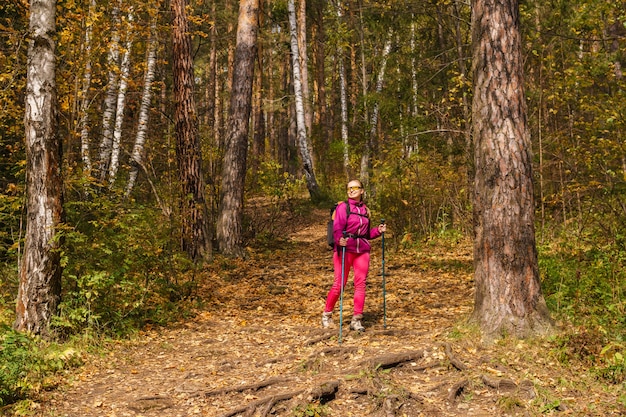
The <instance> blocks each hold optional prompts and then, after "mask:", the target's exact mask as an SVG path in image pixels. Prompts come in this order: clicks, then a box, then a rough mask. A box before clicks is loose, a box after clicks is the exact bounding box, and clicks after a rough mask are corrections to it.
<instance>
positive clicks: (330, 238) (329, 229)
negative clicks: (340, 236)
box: [326, 201, 350, 248]
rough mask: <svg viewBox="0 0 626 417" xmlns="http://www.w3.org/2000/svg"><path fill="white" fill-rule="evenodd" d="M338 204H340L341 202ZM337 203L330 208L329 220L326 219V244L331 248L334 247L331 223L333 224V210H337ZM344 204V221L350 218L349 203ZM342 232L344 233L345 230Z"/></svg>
mask: <svg viewBox="0 0 626 417" xmlns="http://www.w3.org/2000/svg"><path fill="white" fill-rule="evenodd" d="M339 203H341V201H340V202H339ZM339 203H335V205H334V206H332V207H331V208H330V218H329V219H328V222H327V223H326V242H327V243H328V246H330V247H331V248H334V247H335V237H334V236H333V223H334V222H335V210H337V206H338V205H339ZM344 203H346V219H347V218H348V217H349V216H350V203H348V202H347V201H344ZM346 224H347V222H346ZM343 230H344V232H345V231H346V229H345V228H344V229H343Z"/></svg>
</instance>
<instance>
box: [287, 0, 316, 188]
mask: <svg viewBox="0 0 626 417" xmlns="http://www.w3.org/2000/svg"><path fill="white" fill-rule="evenodd" d="M287 10H288V12H289V28H290V33H291V62H292V71H293V89H294V95H295V105H296V131H297V144H298V151H299V152H300V158H301V159H302V168H303V170H304V176H305V179H306V185H307V188H308V190H309V194H310V196H311V198H312V199H313V200H315V199H317V198H318V197H319V196H320V190H319V186H318V185H317V179H316V178H315V167H314V166H313V158H312V157H311V146H310V144H309V140H308V136H307V132H306V122H305V116H304V98H303V96H302V78H301V71H300V52H299V48H298V29H297V24H296V9H295V5H294V0H288V2H287Z"/></svg>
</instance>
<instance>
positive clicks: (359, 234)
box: [322, 180, 387, 332]
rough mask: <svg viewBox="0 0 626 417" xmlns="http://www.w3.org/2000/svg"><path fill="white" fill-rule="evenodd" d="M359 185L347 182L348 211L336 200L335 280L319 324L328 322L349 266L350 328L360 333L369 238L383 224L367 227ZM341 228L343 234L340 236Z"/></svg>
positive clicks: (330, 322)
mask: <svg viewBox="0 0 626 417" xmlns="http://www.w3.org/2000/svg"><path fill="white" fill-rule="evenodd" d="M363 194H364V190H363V184H362V183H361V181H359V180H352V181H350V182H349V183H348V201H347V203H348V204H349V205H350V212H349V214H348V212H347V210H346V207H345V204H346V202H342V203H339V205H338V206H337V208H336V209H335V220H334V224H333V235H334V241H335V242H338V243H337V244H336V245H335V248H334V252H333V264H334V267H335V281H334V283H333V286H332V287H331V289H330V291H329V292H328V296H327V297H326V306H325V308H324V312H323V313H322V326H323V327H325V328H327V327H330V326H331V325H332V314H333V309H334V308H335V304H336V303H337V300H338V299H339V297H340V295H341V286H342V285H343V286H344V287H345V285H346V283H347V282H348V274H349V272H350V268H352V269H353V272H354V310H353V315H352V321H351V322H350V329H352V330H356V331H359V332H362V331H363V330H365V327H363V324H361V320H362V319H363V306H364V305H365V284H366V280H367V273H368V271H369V266H370V249H371V247H370V243H369V240H370V239H375V238H377V237H379V236H380V235H381V234H382V233H383V232H384V231H385V230H386V228H387V226H386V225H385V224H380V225H379V226H378V227H375V228H370V211H369V209H368V208H367V206H366V205H365V203H363ZM344 231H345V232H346V233H345V237H344ZM344 248H345V258H344V268H343V271H344V274H343V275H344V277H343V278H344V280H343V283H342V282H341V275H342V274H341V270H342V268H341V264H342V253H343V250H344Z"/></svg>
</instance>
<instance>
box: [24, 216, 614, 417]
mask: <svg viewBox="0 0 626 417" xmlns="http://www.w3.org/2000/svg"><path fill="white" fill-rule="evenodd" d="M326 216H327V213H326V210H316V211H314V212H313V213H312V214H309V215H308V216H306V218H304V219H298V221H293V220H292V221H290V222H288V223H289V224H287V225H285V230H286V231H287V232H286V234H287V235H288V236H289V239H288V240H285V241H284V242H282V244H281V245H278V246H276V247H272V248H266V249H252V248H249V251H250V258H249V259H247V260H226V259H222V260H221V261H220V262H214V263H213V264H212V265H210V266H208V267H207V268H206V269H205V271H203V274H202V284H201V288H200V289H199V292H198V295H199V296H201V297H202V299H203V301H204V306H205V307H204V308H202V309H198V310H197V311H196V314H195V316H194V317H192V318H190V319H188V320H187V321H185V322H181V323H178V324H176V325H173V326H169V327H166V328H152V329H146V330H145V331H142V332H141V333H140V334H139V335H138V336H137V337H136V338H134V339H133V340H130V341H121V342H117V343H115V344H114V345H113V346H112V347H111V348H110V349H108V351H107V353H106V355H104V356H97V355H94V356H90V357H89V358H88V359H87V363H86V365H85V366H83V367H82V368H81V369H80V370H78V371H77V373H76V374H75V375H74V376H73V377H72V378H68V380H67V382H66V383H65V384H64V385H62V386H61V387H60V388H58V389H56V390H54V391H51V392H48V393H45V395H43V396H42V398H41V399H40V400H39V402H38V404H37V407H36V411H35V412H34V413H33V415H37V416H41V417H51V416H67V417H92V416H93V417H95V416H107V417H118V416H119V417H122V416H123V417H126V416H137V417H139V416H143V417H151V416H159V417H162V416H168V417H176V416H211V417H214V416H215V417H217V416H219V417H228V416H305V415H306V416H308V415H313V416H315V415H317V416H346V417H349V416H355V417H356V416H381V417H392V416H398V417H399V416H409V417H413V416H415V417H417V416H477V417H480V416H493V415H499V416H530V415H543V414H545V413H559V414H563V415H577V416H587V415H589V416H600V415H602V416H608V415H625V414H624V413H625V412H626V410H625V409H624V406H623V405H620V404H619V401H618V396H619V395H620V394H619V393H620V391H619V387H616V386H606V385H602V384H600V383H598V382H597V381H595V380H594V378H593V377H592V376H591V375H590V373H589V372H588V370H587V369H584V367H582V366H579V365H576V364H573V363H569V364H567V365H565V364H561V363H559V362H558V361H556V360H555V359H554V358H553V356H554V355H551V354H550V352H551V350H552V349H554V347H553V345H552V344H551V343H550V340H547V339H537V340H522V341H520V340H514V339H503V340H501V341H498V342H496V343H492V344H488V345H487V344H483V343H482V342H481V341H480V337H479V333H478V332H477V331H475V330H474V329H472V327H471V326H470V325H468V324H467V323H466V320H467V318H468V316H469V314H470V313H471V310H472V303H473V281H472V254H471V250H472V249H471V242H469V241H467V240H460V241H459V242H455V243H450V242H444V243H441V242H433V243H432V244H430V243H426V244H424V245H422V246H420V247H419V248H418V249H411V250H399V249H395V248H394V249H389V248H392V247H394V246H395V245H393V243H395V242H394V238H393V235H392V233H391V232H388V233H387V234H388V235H389V237H388V239H389V240H390V243H391V244H389V245H386V250H387V253H386V256H385V267H386V268H385V278H386V306H387V308H386V311H387V320H386V321H387V328H384V326H383V322H384V320H383V319H384V318H383V297H382V274H381V271H382V268H381V265H382V262H381V246H380V240H377V241H374V245H373V252H372V261H371V267H370V273H369V276H368V288H367V299H366V307H365V310H366V311H365V314H364V325H365V327H366V331H365V332H364V333H356V332H352V331H350V330H349V329H348V326H347V323H349V319H350V316H351V311H352V288H351V284H350V281H351V279H350V280H349V284H348V286H347V288H346V293H345V299H344V306H343V311H344V320H343V322H344V326H345V327H344V330H343V340H342V343H341V344H339V343H338V337H337V336H338V330H337V328H335V329H332V330H324V329H322V328H321V325H320V317H321V311H322V308H323V306H324V301H325V297H326V293H327V291H328V289H329V288H330V285H331V283H332V275H333V272H332V252H331V251H329V250H328V248H327V246H326V242H325V219H326ZM290 227H291V228H293V229H294V230H289V228H290ZM220 265H221V266H220ZM225 265H227V267H224V266H225ZM338 322H339V317H338V306H337V308H336V309H335V323H336V324H337V323H338Z"/></svg>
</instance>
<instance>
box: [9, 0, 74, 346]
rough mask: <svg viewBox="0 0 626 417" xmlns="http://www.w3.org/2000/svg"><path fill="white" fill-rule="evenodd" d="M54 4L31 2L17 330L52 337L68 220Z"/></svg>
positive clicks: (43, 0)
mask: <svg viewBox="0 0 626 417" xmlns="http://www.w3.org/2000/svg"><path fill="white" fill-rule="evenodd" d="M55 8H56V1H55V0H31V3H30V36H31V37H30V42H29V47H28V68H27V81H26V100H25V109H26V111H25V115H24V125H25V134H26V135H25V137H26V162H27V167H26V194H27V201H26V212H27V225H26V236H25V238H26V242H25V246H24V256H23V258H22V264H21V268H20V283H19V290H18V296H17V306H16V319H15V323H14V327H15V328H16V329H18V330H21V331H28V332H32V333H34V334H41V335H44V336H46V335H48V334H49V327H50V320H51V318H52V316H53V315H54V314H56V312H57V308H58V305H59V302H60V300H61V274H62V267H61V263H60V245H61V239H60V238H59V234H58V230H57V229H58V226H59V224H60V223H61V222H62V221H63V198H62V177H61V141H60V139H59V136H58V131H57V96H56V82H55V73H56V62H55V55H54V53H55V42H54V36H55V30H56V28H55V24H56V22H55V19H56V16H55Z"/></svg>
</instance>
